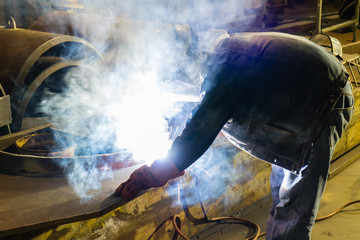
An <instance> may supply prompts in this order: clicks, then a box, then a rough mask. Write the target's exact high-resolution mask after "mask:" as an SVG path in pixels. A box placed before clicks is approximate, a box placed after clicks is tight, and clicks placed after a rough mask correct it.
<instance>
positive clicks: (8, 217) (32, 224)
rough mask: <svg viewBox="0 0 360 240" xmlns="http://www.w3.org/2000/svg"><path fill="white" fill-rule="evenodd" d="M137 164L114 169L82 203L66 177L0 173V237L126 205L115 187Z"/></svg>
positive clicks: (43, 227) (77, 219)
mask: <svg viewBox="0 0 360 240" xmlns="http://www.w3.org/2000/svg"><path fill="white" fill-rule="evenodd" d="M0 160H1V159H0ZM136 167H138V166H134V167H129V168H124V169H121V170H118V171H116V172H114V178H113V179H110V180H106V181H104V182H103V183H102V188H101V190H99V191H97V192H94V193H93V194H94V197H93V198H92V199H91V200H89V201H88V202H81V200H80V199H79V197H78V196H77V195H76V194H75V193H74V191H73V189H72V188H71V186H69V184H68V182H67V180H66V179H65V178H30V177H23V176H10V175H5V174H0V237H3V236H8V235H13V234H19V233H23V232H28V231H33V230H39V229H47V228H51V227H54V226H58V225H61V224H65V223H69V222H75V221H80V220H85V219H89V218H94V217H99V216H101V215H103V214H105V213H107V212H109V211H111V210H113V209H115V208H117V207H119V206H121V205H123V204H124V202H123V201H122V200H121V198H119V197H117V196H115V195H113V192H114V189H115V188H116V187H117V186H118V184H119V183H120V182H122V181H124V180H126V179H127V178H128V177H129V175H130V174H131V172H132V171H133V170H134V169H135V168H136Z"/></svg>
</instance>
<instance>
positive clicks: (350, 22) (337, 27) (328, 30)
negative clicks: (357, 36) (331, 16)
mask: <svg viewBox="0 0 360 240" xmlns="http://www.w3.org/2000/svg"><path fill="white" fill-rule="evenodd" d="M354 24H355V20H350V21H346V22H343V23H339V24H336V25H333V26H330V27H327V28H323V29H322V30H321V31H322V33H326V32H331V31H334V30H336V29H339V28H343V27H348V26H351V25H354Z"/></svg>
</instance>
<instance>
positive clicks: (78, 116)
mask: <svg viewBox="0 0 360 240" xmlns="http://www.w3.org/2000/svg"><path fill="white" fill-rule="evenodd" d="M31 2H32V3H33V4H34V5H36V6H39V5H43V6H46V7H47V10H48V9H49V6H51V8H53V9H55V10H57V6H59V5H61V4H62V3H64V2H66V1H56V0H53V1H45V0H31ZM79 2H80V3H81V4H83V5H84V7H85V8H84V9H82V11H85V12H86V14H95V15H97V16H100V18H103V22H102V23H103V24H95V25H90V27H89V26H87V28H86V27H85V26H84V28H86V30H84V31H83V32H82V33H83V34H84V35H85V36H83V37H84V38H86V39H87V40H89V41H90V43H91V44H93V45H94V46H95V47H96V48H97V49H98V50H99V51H100V52H101V54H102V55H103V57H104V59H105V62H106V64H107V65H108V67H107V68H98V67H97V65H95V66H94V65H92V67H93V70H94V71H91V72H89V71H86V70H84V69H83V68H74V70H73V71H69V72H68V74H67V75H66V77H65V79H64V81H65V82H66V88H65V89H63V90H62V91H61V93H53V92H47V94H46V98H44V99H43V101H42V102H41V111H42V112H44V113H46V114H47V115H50V116H51V117H52V118H53V121H54V122H55V123H56V124H58V126H59V127H60V128H61V129H63V130H65V131H68V132H71V133H75V134H77V135H80V136H82V137H85V138H86V139H87V144H91V146H90V147H89V151H90V153H89V154H96V153H102V152H103V150H104V149H111V150H112V151H121V150H124V149H126V151H128V152H130V153H131V154H132V157H133V158H134V159H136V160H140V161H143V162H148V163H151V162H152V161H154V160H155V159H157V158H161V157H164V156H165V155H166V153H167V150H168V149H169V147H170V146H171V143H172V140H173V139H174V136H173V135H174V132H173V134H171V135H170V133H169V131H170V130H169V126H170V125H171V124H170V121H173V122H176V125H177V126H179V129H180V130H181V129H182V128H183V126H184V123H185V121H186V119H187V116H188V115H187V114H185V115H184V114H180V116H182V117H180V118H179V119H180V120H178V121H177V120H174V118H175V117H176V116H178V114H179V112H180V110H182V109H183V108H182V107H183V105H182V101H184V102H186V101H187V100H185V98H182V97H181V96H182V95H189V94H190V95H191V94H192V95H194V92H195V91H196V90H197V89H198V88H199V85H200V83H201V81H200V80H199V78H198V73H199V71H200V63H201V61H202V58H201V57H202V54H201V53H202V50H201V49H200V50H199V48H201V46H207V45H208V43H206V42H205V43H204V42H202V41H204V39H202V36H203V35H202V32H206V31H207V30H209V29H211V28H226V26H230V25H231V24H234V23H237V24H238V26H239V28H241V27H242V26H246V25H247V24H249V22H250V21H251V20H253V17H254V16H253V15H251V17H249V15H248V13H247V9H257V8H261V6H262V5H261V4H262V1H261V0H253V1H248V0H242V1H238V0H227V1H220V0H219V1H215V0H201V1H190V0H183V1H165V0H164V1H155V0H154V1H138V0H123V1H117V0H103V1H97V0H93V1H91V0H84V1H79ZM44 11H45V10H44ZM89 16H90V15H89ZM85 18H86V17H85ZM125 18H132V21H126V20H125V21H124V19H125ZM134 19H136V20H134ZM90 20H91V19H90V18H89V21H90ZM161 22H162V23H161ZM70 24H71V23H70ZM73 24H74V28H79V25H78V24H77V23H76V22H74V23H73ZM175 24H180V25H175ZM185 24H188V25H189V26H190V29H191V34H190V31H189V32H187V31H179V32H181V33H182V35H181V34H176V31H175V30H176V28H177V27H180V28H184V26H186V25H185ZM185 29H186V27H185ZM239 30H241V29H239ZM179 32H178V33H179ZM204 36H205V35H204ZM194 49H196V50H195V52H192V51H193V50H194ZM85 64H88V63H85ZM179 90H181V91H179ZM179 92H180V93H181V94H179ZM184 116H186V117H184ZM170 127H171V126H170ZM180 132H181V131H179V130H176V131H175V135H178V134H180ZM61 164H62V165H63V166H64V167H66V174H67V177H68V180H69V183H70V184H71V185H72V186H73V187H74V189H75V192H76V193H77V194H78V195H79V196H80V197H81V198H82V199H86V198H89V197H91V195H90V194H89V192H91V191H92V190H97V189H99V188H100V187H101V181H102V180H104V179H106V178H109V177H112V173H111V170H109V171H104V172H101V171H99V170H98V169H97V165H96V162H69V160H66V161H65V162H63V163H61ZM214 176H216V174H214ZM216 190H218V189H216ZM218 192H219V191H218ZM214 195H215V194H214Z"/></svg>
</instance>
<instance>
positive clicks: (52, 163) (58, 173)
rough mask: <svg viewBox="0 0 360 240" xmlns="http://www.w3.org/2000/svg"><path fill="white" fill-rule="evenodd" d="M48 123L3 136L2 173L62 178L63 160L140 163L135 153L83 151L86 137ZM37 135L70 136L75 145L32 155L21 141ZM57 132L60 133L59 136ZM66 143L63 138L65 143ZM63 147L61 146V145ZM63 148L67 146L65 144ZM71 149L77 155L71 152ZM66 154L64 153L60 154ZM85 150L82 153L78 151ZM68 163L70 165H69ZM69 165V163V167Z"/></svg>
mask: <svg viewBox="0 0 360 240" xmlns="http://www.w3.org/2000/svg"><path fill="white" fill-rule="evenodd" d="M50 126H51V125H44V126H42V127H37V128H32V129H29V130H24V131H21V132H18V133H13V134H9V135H5V136H1V137H0V173H5V174H11V175H21V176H27V177H62V176H64V170H65V166H62V165H61V164H59V163H60V162H62V161H64V160H65V161H70V162H93V163H96V167H97V168H98V169H103V168H104V167H105V169H108V168H111V169H121V168H126V167H130V166H134V165H136V164H139V162H136V161H134V160H133V158H132V156H131V154H129V153H127V152H126V151H122V152H121V151H118V152H108V153H101V154H100V153H99V154H87V152H85V154H84V152H83V149H82V147H83V145H84V144H86V140H87V139H86V138H83V137H80V136H75V135H72V134H71V133H67V132H63V131H61V130H59V129H54V128H51V127H50ZM34 134H47V135H52V136H53V138H56V139H59V137H60V136H61V137H63V138H64V139H67V141H68V142H69V143H70V142H71V146H68V147H69V149H64V150H65V151H64V152H62V151H59V152H58V153H59V155H57V154H49V155H43V154H35V153H34V150H33V152H32V153H33V154H30V151H24V150H25V149H23V148H19V146H17V142H18V141H19V140H21V139H24V138H29V137H31V136H32V135H34ZM55 135H56V136H55ZM63 143H64V142H63V141H62V144H63ZM59 146H60V145H59ZM61 147H64V145H62V146H61ZM68 150H70V151H71V152H72V153H73V154H71V155H69V154H65V153H69V151H68ZM60 153H63V154H60ZM77 153H81V154H77ZM66 166H67V165H66ZM68 167H69V166H68Z"/></svg>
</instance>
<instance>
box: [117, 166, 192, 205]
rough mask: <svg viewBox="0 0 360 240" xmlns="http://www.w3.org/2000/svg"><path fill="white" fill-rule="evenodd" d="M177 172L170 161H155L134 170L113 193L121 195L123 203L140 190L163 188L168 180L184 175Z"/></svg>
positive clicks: (132, 197)
mask: <svg viewBox="0 0 360 240" xmlns="http://www.w3.org/2000/svg"><path fill="white" fill-rule="evenodd" d="M184 173H185V171H182V172H179V170H178V168H177V167H176V166H175V164H174V163H173V161H171V160H156V161H155V162H153V164H151V166H150V167H149V166H146V165H144V166H142V167H140V168H138V169H136V170H135V171H134V172H133V173H132V174H131V175H130V177H129V179H128V180H127V181H125V182H123V183H122V184H120V186H119V187H118V188H117V189H116V191H115V193H116V194H117V195H121V197H122V198H123V199H124V200H125V201H130V200H132V199H134V198H135V197H136V196H137V195H138V193H139V192H140V191H141V190H145V189H149V188H152V187H161V186H164V185H165V184H166V183H167V182H168V181H169V180H171V179H174V178H177V177H180V176H182V175H184Z"/></svg>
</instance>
